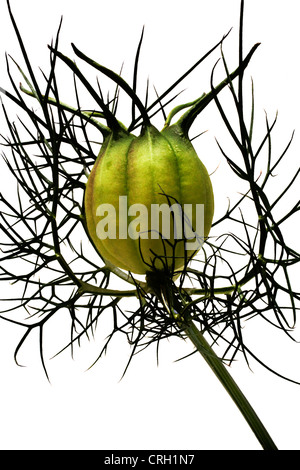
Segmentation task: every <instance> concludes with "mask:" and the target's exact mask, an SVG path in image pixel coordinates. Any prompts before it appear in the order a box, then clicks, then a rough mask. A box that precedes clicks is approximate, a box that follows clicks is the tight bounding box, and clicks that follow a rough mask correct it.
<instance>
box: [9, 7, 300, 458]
mask: <svg viewBox="0 0 300 470" xmlns="http://www.w3.org/2000/svg"><path fill="white" fill-rule="evenodd" d="M239 3H240V2H239V1H238V0H226V1H224V0H211V1H209V2H207V1H204V0H203V1H201V0H199V1H195V0H186V1H185V2H181V1H180V2H179V1H177V0H159V1H158V0H152V1H151V2H143V1H140V0H139V1H138V0H128V1H126V2H123V1H120V0H110V1H109V2H107V1H101V0H97V1H96V0H85V1H84V2H82V1H74V0H73V1H71V0H59V1H58V0H52V1H51V2H41V1H40V0H27V1H26V2H24V1H23V0H11V6H12V9H13V12H14V14H15V18H16V21H17V23H18V26H19V28H20V31H21V33H22V36H23V39H24V42H25V44H26V47H27V50H28V53H29V55H30V58H31V61H32V63H33V64H34V67H35V70H36V71H37V70H38V67H39V66H41V68H43V69H47V67H48V50H47V44H49V43H50V41H51V39H52V38H53V37H54V36H55V34H56V31H57V27H58V24H59V21H60V17H61V15H63V27H62V32H61V40H60V50H61V51H62V52H64V53H65V54H66V55H69V56H71V57H73V56H74V55H73V52H72V50H71V47H70V43H71V42H74V43H75V44H76V45H77V46H78V47H79V49H81V50H83V51H84V52H86V54H87V55H89V56H90V57H93V58H95V60H97V61H98V62H100V63H102V64H104V65H106V66H107V67H109V68H112V69H114V70H115V71H119V69H120V66H121V65H122V63H123V61H124V72H123V76H124V77H125V78H126V79H127V78H128V77H129V80H130V79H131V71H132V67H133V61H134V56H135V51H136V47H137V44H138V41H139V37H140V33H141V30H142V27H143V25H145V38H144V43H143V47H142V55H141V69H140V77H141V78H140V80H141V82H140V83H141V90H142V93H141V94H142V96H143V92H144V87H143V84H144V83H145V81H146V79H147V77H148V76H149V77H150V82H151V83H152V84H154V85H155V86H156V88H157V89H158V92H162V91H163V90H164V89H166V88H167V87H168V86H169V85H170V84H171V83H172V82H173V81H174V80H175V79H177V78H178V77H179V76H180V75H181V74H182V73H183V72H185V70H186V69H187V68H189V67H190V66H191V65H192V64H193V63H195V62H196V60H197V59H198V58H199V57H200V56H201V55H203V53H205V52H206V51H207V50H208V49H209V48H210V47H212V46H213V45H214V44H215V43H216V42H218V41H219V40H220V39H221V37H222V36H223V34H225V33H227V32H228V31H229V29H230V28H231V27H233V30H232V32H231V33H230V35H229V37H228V39H227V40H226V43H225V54H226V57H227V60H228V62H229V66H230V68H231V69H233V68H235V67H236V65H237V61H238V56H237V40H238V21H239ZM245 4H246V6H245V51H246V52H247V51H248V50H249V48H250V47H251V46H252V45H253V44H254V43H256V42H261V46H260V47H259V49H258V51H257V52H256V53H255V57H254V58H253V61H252V62H251V65H250V68H251V71H249V76H250V74H251V76H253V78H254V82H255V87H256V88H255V91H256V113H257V122H258V124H259V125H261V126H263V125H264V117H265V115H264V110H266V111H267V112H268V115H269V116H270V120H272V119H273V118H274V116H275V112H276V111H277V110H279V118H278V125H277V130H276V132H277V134H276V135H277V137H276V139H275V142H276V145H278V150H277V147H276V148H275V150H274V153H275V155H279V154H280V152H281V151H282V150H283V148H284V146H285V144H286V143H287V141H288V139H289V138H290V135H291V132H292V130H293V129H294V128H296V135H295V140H294V144H293V147H292V149H291V150H290V153H289V157H287V159H286V162H288V164H286V165H285V167H284V168H281V170H280V171H281V173H284V171H285V172H286V174H287V176H289V175H290V176H291V175H292V171H293V169H295V168H296V167H297V165H298V166H299V148H300V144H299V137H298V133H299V131H298V127H299V113H298V109H299V103H300V102H299V98H300V97H299V87H298V84H299V79H300V76H299V75H300V74H299V69H298V60H299V59H298V57H299V51H298V44H299V29H298V18H299V15H298V5H297V4H298V2H297V1H296V0H286V1H285V2H282V1H278V0H251V1H250V0H246V2H245ZM5 52H8V53H9V54H11V55H12V56H13V57H14V58H15V59H16V61H17V62H20V63H22V62H21V61H22V59H21V54H20V50H19V47H18V44H17V41H16V37H15V34H14V31H13V28H12V25H11V23H10V20H9V17H8V13H7V8H6V2H5V1H4V0H2V1H1V4H0V71H1V72H0V86H2V87H4V88H5V87H7V88H9V86H10V85H9V82H8V79H7V76H6V66H5V57H4V53H5ZM218 57H219V52H216V53H215V54H214V56H213V58H211V59H209V60H208V63H207V66H206V65H205V66H203V67H202V68H201V67H200V68H199V69H197V71H195V72H194V74H193V75H192V76H191V78H189V79H188V80H187V81H186V82H185V83H184V84H183V85H182V88H186V92H185V93H184V94H183V95H182V97H181V98H180V100H179V102H185V101H190V100H191V99H194V98H196V97H198V96H200V95H201V94H202V92H203V91H207V90H208V89H209V78H210V70H211V67H212V66H213V65H214V63H215V61H216V60H217V58H218ZM219 70H220V71H218V72H217V75H218V76H219V77H222V73H221V71H222V69H221V68H220V69H219ZM61 73H62V74H63V73H64V70H63V69H61ZM247 83H248V84H249V82H247ZM249 90H250V89H249ZM65 93H66V99H64V101H68V99H67V98H68V96H67V95H68V89H66V90H65ZM4 100H5V104H6V107H7V109H9V110H14V107H13V106H12V105H10V103H9V102H8V100H7V99H5V97H4ZM70 104H74V103H70ZM122 117H123V116H122ZM0 119H1V121H0V124H1V127H2V126H4V121H3V116H1V117H0ZM205 119H207V120H205ZM197 126H198V127H197ZM3 128H4V127H3ZM203 130H208V132H207V133H206V134H205V136H204V137H203V138H202V140H201V139H200V140H198V141H197V145H198V147H197V148H198V149H199V153H201V158H202V160H203V162H204V163H205V165H206V166H207V168H208V169H209V171H210V172H212V171H213V170H214V169H215V167H216V166H217V165H219V169H218V172H216V174H215V176H213V179H212V181H213V184H214V189H215V193H216V205H217V206H218V207H221V205H222V204H223V205H224V207H225V203H224V200H225V198H226V196H227V195H230V193H231V192H232V191H233V192H236V191H238V188H232V187H230V184H229V180H228V179H227V178H224V177H223V176H222V171H224V172H226V171H227V170H226V165H225V164H224V162H223V161H222V158H221V156H220V153H219V152H218V149H217V147H216V144H215V141H214V137H217V138H218V140H220V141H221V142H222V143H224V145H227V144H228V145H229V143H230V144H231V145H232V143H231V142H230V140H229V139H228V137H227V135H226V133H225V132H224V128H223V127H222V125H221V122H220V120H219V118H218V115H217V112H216V109H215V108H214V106H213V105H212V109H211V111H209V112H207V113H206V115H203V117H199V119H198V120H197V125H196V126H195V133H197V132H202V131H203ZM263 131H264V128H259V129H258V134H259V135H262V133H263ZM1 132H2V131H1ZM222 139H223V140H222ZM227 148H228V147H227ZM205 150H206V152H205ZM208 150H209V152H208ZM1 168H2V166H1ZM2 171H3V170H2ZM224 174H226V173H224ZM0 177H1V191H2V192H3V193H5V190H8V186H9V185H10V179H9V178H7V176H5V173H3V172H2V173H1V175H0ZM278 184H280V183H278ZM295 191H297V189H294V192H295ZM218 204H219V205H218ZM298 220H299V219H298ZM294 222H296V218H295V219H294ZM288 228H289V231H288V234H287V236H289V237H290V239H291V240H292V241H293V243H294V247H295V248H297V245H298V247H299V241H298V239H299V238H298V235H297V232H298V230H299V229H298V227H297V225H296V223H294V225H293V224H291V225H290V226H289V227H288ZM295 276H296V273H295ZM298 278H299V277H298ZM64 326H65V324H64V322H63V320H62V321H61V322H57V323H56V326H55V328H58V330H59V329H61V328H64ZM0 327H1V328H0V377H1V387H0V448H1V449H2V450H8V449H13V450H16V449H34V450H37V449H51V450H56V449H86V450H88V449H107V450H109V449H187V450H188V449H233V450H238V449H260V445H259V444H258V443H257V441H256V438H255V437H254V435H253V434H252V431H251V430H250V429H249V428H248V425H247V424H246V423H245V422H244V419H243V418H242V416H241V415H240V414H239V412H238V410H237V409H236V407H235V405H234V404H233V403H232V402H231V399H230V398H229V397H228V396H227V394H226V392H224V391H223V389H222V387H221V385H220V384H219V383H218V381H217V380H216V379H215V377H214V376H213V374H212V373H211V371H210V370H209V369H208V367H207V366H206V364H205V363H204V361H203V360H202V358H201V357H200V356H199V357H198V355H194V356H192V357H191V358H188V359H186V360H184V361H180V362H174V361H175V360H176V359H178V358H180V357H181V356H182V355H184V354H186V353H188V352H190V351H191V348H190V346H188V345H186V344H181V343H182V342H181V341H179V340H173V341H170V342H165V344H162V345H161V351H160V363H159V366H158V367H157V365H156V357H155V348H149V350H147V351H145V352H143V353H142V354H140V355H138V356H137V357H136V358H135V359H134V360H133V362H132V364H131V367H130V368H129V371H128V373H127V375H126V376H125V378H124V379H123V380H122V381H119V379H120V376H121V374H122V371H123V368H124V366H125V364H126V362H127V358H128V356H129V352H130V350H129V348H128V347H127V345H126V343H125V342H124V341H123V340H122V339H121V338H115V340H114V342H113V344H112V346H111V348H110V349H109V350H108V353H107V356H106V357H104V358H103V359H102V360H101V361H100V362H98V363H97V364H96V365H95V366H94V367H93V368H92V369H91V370H88V371H86V369H87V367H88V365H89V364H90V362H91V358H93V357H95V354H96V352H97V351H98V350H99V348H100V346H99V345H98V344H97V342H96V344H95V342H93V341H92V342H91V343H90V344H88V343H87V342H86V343H85V344H83V346H82V348H81V349H80V350H78V351H76V354H75V360H74V361H72V360H71V358H70V355H69V353H65V354H64V355H62V356H59V357H57V358H56V359H54V360H52V361H49V365H48V367H49V372H50V377H51V385H50V384H49V383H48V382H47V380H46V378H45V376H44V374H43V371H42V368H41V365H40V362H39V358H38V342H37V338H34V337H33V338H32V340H31V341H29V342H28V344H27V345H26V347H25V348H24V351H23V352H22V356H21V357H22V364H25V365H26V366H27V367H23V368H21V367H17V366H16V365H15V363H14V360H13V352H14V347H15V346H16V344H17V341H18V340H19V339H20V338H21V335H22V330H21V329H19V328H17V327H16V326H14V325H10V324H8V323H5V322H1V324H0ZM246 328H247V335H248V336H247V337H248V338H249V341H250V342H251V345H252V347H253V348H254V349H256V350H257V353H258V355H259V354H261V356H262V357H263V358H264V359H265V360H266V361H267V362H268V363H269V364H270V365H271V367H274V368H276V370H278V371H279V372H280V373H282V374H284V375H287V376H289V377H291V378H294V379H295V380H300V370H299V362H300V349H299V345H297V344H296V343H294V344H293V343H292V342H291V341H287V340H286V339H285V337H284V335H283V334H278V335H277V334H275V333H274V329H270V330H269V329H268V328H266V329H265V330H260V329H256V328H254V327H253V326H251V322H250V323H249V325H247V326H246ZM58 330H55V329H53V330H52V331H51V335H52V336H51V338H52V339H50V340H49V341H53V344H55V341H56V333H57V335H58V336H59V334H60V331H58ZM298 338H299V335H298ZM95 341H96V340H95ZM251 365H252V371H250V370H249V369H248V368H247V366H246V364H245V363H244V361H243V359H242V358H240V359H239V361H238V362H236V363H235V364H234V365H233V366H232V367H231V373H232V375H233V376H234V378H235V379H236V381H237V382H238V384H239V386H240V387H241V389H242V390H243V391H244V393H245V394H246V396H247V397H248V399H249V401H250V403H251V404H252V405H253V407H254V409H255V410H256V411H257V413H258V415H259V416H260V417H261V419H262V421H263V422H264V424H265V425H266V427H267V428H268V430H269V432H270V434H271V436H272V437H273V439H274V440H275V442H276V443H277V445H278V447H279V448H280V449H282V450H283V449H297V450H299V449H300V424H299V423H300V386H298V385H295V384H292V383H289V382H285V381H283V380H282V379H280V378H278V377H276V376H274V375H272V374H271V373H269V372H267V371H266V370H265V369H263V368H262V367H261V366H259V365H258V364H257V363H252V364H251Z"/></svg>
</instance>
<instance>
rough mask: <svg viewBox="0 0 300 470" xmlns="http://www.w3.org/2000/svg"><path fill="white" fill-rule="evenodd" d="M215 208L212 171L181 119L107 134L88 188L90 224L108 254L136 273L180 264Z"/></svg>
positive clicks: (176, 267)
mask: <svg viewBox="0 0 300 470" xmlns="http://www.w3.org/2000/svg"><path fill="white" fill-rule="evenodd" d="M213 212H214V200H213V190H212V185H211V181H210V178H209V175H208V172H207V170H206V168H205V166H204V165H203V163H202V162H201V161H200V159H199V157H198V156H197V154H196V152H195V150H194V147H193V146H192V144H191V142H190V141H189V139H188V138H187V137H186V136H185V135H184V133H183V132H182V130H181V128H180V126H178V125H176V124H174V125H171V126H166V127H165V128H164V129H163V131H161V132H159V131H158V130H157V129H156V128H155V127H154V126H152V125H151V124H149V125H147V126H145V127H144V129H143V131H142V133H141V135H140V136H138V137H136V136H134V135H133V134H130V133H127V132H125V131H123V132H119V133H118V134H117V136H116V135H115V134H114V133H113V132H112V133H111V134H110V135H109V136H108V137H106V139H105V141H104V143H103V145H102V148H101V150H100V153H99V156H98V158H97V161H96V162H95V165H94V167H93V169H92V171H91V174H90V176H89V179H88V182H87V186H86V192H85V214H86V224H87V230H88V232H89V235H90V237H91V239H92V241H93V243H94V245H95V247H96V249H97V250H98V252H99V253H100V255H101V256H102V257H103V258H104V259H107V260H108V261H110V262H111V263H113V264H114V265H115V266H117V267H119V268H122V269H125V270H127V271H130V272H133V273H136V274H145V273H147V272H148V271H151V270H153V269H155V270H157V269H158V270H165V269H169V270H172V271H174V270H179V269H181V268H182V267H183V266H184V264H185V263H186V261H187V260H188V259H189V258H191V257H192V256H194V255H195V254H196V253H197V251H198V250H199V249H200V248H201V245H202V244H203V241H204V240H205V239H206V238H207V236H208V234H209V231H210V227H211V223H212V218H213Z"/></svg>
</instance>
